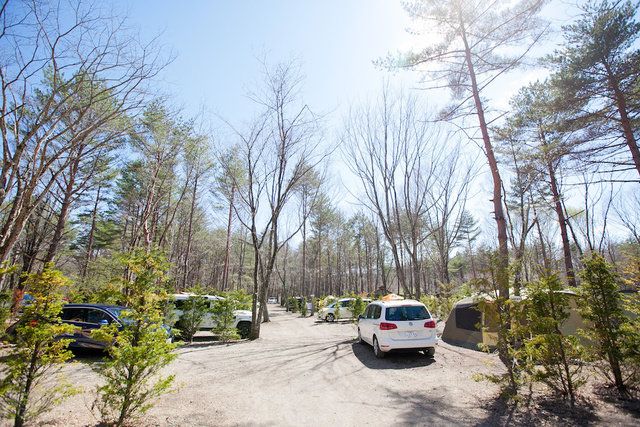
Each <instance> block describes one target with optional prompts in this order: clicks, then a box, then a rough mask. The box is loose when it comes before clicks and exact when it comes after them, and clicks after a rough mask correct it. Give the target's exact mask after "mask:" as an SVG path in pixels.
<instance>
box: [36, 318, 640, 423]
mask: <svg viewBox="0 0 640 427" xmlns="http://www.w3.org/2000/svg"><path fill="white" fill-rule="evenodd" d="M270 309H271V319H272V321H271V322H270V323H268V324H264V325H263V326H262V334H261V335H262V337H261V338H260V339H259V340H256V341H252V342H248V341H244V342H239V343H235V344H229V345H221V344H216V343H212V342H211V341H209V340H207V339H206V337H204V336H201V337H200V338H199V340H198V341H197V342H195V343H194V344H192V345H189V346H186V347H183V348H181V349H180V350H178V352H179V357H178V359H177V360H176V361H175V362H174V363H173V364H172V365H171V366H170V368H169V369H167V371H168V372H170V373H173V374H175V375H176V388H177V390H175V391H174V392H173V393H170V394H168V395H166V396H163V397H162V398H160V399H159V400H158V401H157V402H156V405H155V406H154V408H153V409H152V410H151V411H150V412H149V413H148V414H147V415H146V416H145V417H144V419H143V420H141V422H140V423H137V425H140V426H142V425H169V426H187V425H188V426H210V425H215V426H226V425H234V426H290V425H291V426H292V425H302V426H361V425H372V426H377V425H393V424H395V425H398V424H400V425H430V424H435V425H452V424H455V425H495V424H510V423H512V422H518V423H524V424H528V423H530V422H532V423H533V422H535V424H538V425H540V424H543V425H544V424H549V425H552V424H554V421H558V420H557V419H555V420H554V419H553V415H548V416H545V417H544V418H543V419H542V420H541V419H539V418H537V417H535V416H534V417H533V418H531V417H529V418H522V416H521V415H518V413H514V412H513V410H509V408H507V407H505V406H504V405H501V404H500V403H499V401H498V400H497V399H496V394H497V387H496V386H495V385H492V384H489V383H486V382H476V381H474V380H473V379H472V376H473V374H474V373H490V372H497V371H498V370H499V369H500V365H499V362H498V359H497V358H496V357H495V356H494V355H488V354H484V353H481V352H477V351H473V350H466V349H462V348H459V347H453V346H450V345H448V344H446V343H443V342H440V343H439V345H438V347H437V349H436V355H435V358H434V359H429V358H427V357H426V356H424V355H421V354H411V353H409V354H392V355H389V356H388V357H387V358H386V359H376V358H375V357H374V355H373V351H372V349H371V347H370V346H368V345H362V344H357V343H356V341H355V337H356V335H357V334H356V329H355V326H354V325H353V324H350V323H331V324H328V323H321V322H318V321H316V319H314V318H305V319H303V318H300V317H296V315H292V314H289V313H285V312H284V311H283V310H282V309H280V307H275V306H270ZM78 360H79V363H75V364H70V365H69V366H67V367H66V369H65V370H66V371H67V376H68V377H69V378H70V379H71V380H72V381H73V382H74V383H75V384H77V385H81V386H82V387H84V389H85V392H84V393H83V394H80V395H77V396H74V397H73V398H71V399H69V400H67V401H65V403H64V404H63V405H61V406H60V407H58V408H56V409H55V410H54V411H53V412H51V413H49V414H47V415H46V416H44V417H43V418H42V420H41V423H42V425H64V426H76V425H96V424H97V422H98V420H97V419H96V418H95V416H94V415H92V412H91V409H90V408H91V404H92V402H93V393H92V390H93V388H94V387H95V384H96V381H97V377H96V375H95V374H94V373H93V372H92V371H91V369H90V366H89V365H90V364H92V363H100V358H99V357H97V356H86V355H85V356H83V357H79V358H78ZM607 408H609V407H607ZM607 408H605V412H606V414H607V415H605V416H607V417H609V415H610V416H611V417H613V418H612V420H611V421H614V422H613V424H619V425H625V424H627V423H629V425H633V421H634V419H633V418H632V417H630V416H628V415H619V416H617V418H616V416H614V414H615V411H612V410H610V408H609V409H607ZM536 411H538V409H536ZM548 411H549V410H548ZM550 411H551V413H553V412H554V410H553V409H551V410H550ZM549 420H551V422H547V421H549ZM582 421H584V419H582ZM598 421H602V418H597V417H596V418H592V419H590V420H589V422H590V423H591V422H596V423H598ZM635 421H637V419H636V420H635ZM569 424H576V423H569ZM577 424H582V423H581V422H580V420H578V422H577Z"/></svg>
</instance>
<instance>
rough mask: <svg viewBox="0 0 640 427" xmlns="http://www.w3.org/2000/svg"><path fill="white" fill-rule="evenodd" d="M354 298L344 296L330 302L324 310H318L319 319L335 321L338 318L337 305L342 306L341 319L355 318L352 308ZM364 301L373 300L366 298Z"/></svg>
mask: <svg viewBox="0 0 640 427" xmlns="http://www.w3.org/2000/svg"><path fill="white" fill-rule="evenodd" d="M354 300H355V298H342V299H339V300H338V301H336V302H334V303H332V304H329V305H328V306H326V307H324V308H323V309H322V310H319V311H318V319H320V320H324V321H325V322H333V321H335V320H336V318H338V316H336V306H339V307H340V310H339V312H340V313H339V317H340V319H353V318H354V317H355V316H354V315H353V311H352V310H351V302H352V301H354ZM363 301H364V302H365V304H367V303H369V302H371V300H370V299H368V298H364V299H363Z"/></svg>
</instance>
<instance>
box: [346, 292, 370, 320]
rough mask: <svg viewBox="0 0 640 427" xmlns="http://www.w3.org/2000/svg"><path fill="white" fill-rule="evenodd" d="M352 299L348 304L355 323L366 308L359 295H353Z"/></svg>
mask: <svg viewBox="0 0 640 427" xmlns="http://www.w3.org/2000/svg"><path fill="white" fill-rule="evenodd" d="M353 298H354V299H352V300H351V302H350V303H349V308H350V309H351V312H352V313H353V319H354V322H357V321H358V317H360V316H361V315H362V314H363V313H364V310H365V309H366V308H367V304H366V303H365V302H364V300H363V299H362V297H361V296H360V295H354V296H353Z"/></svg>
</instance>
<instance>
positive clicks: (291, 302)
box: [287, 297, 298, 313]
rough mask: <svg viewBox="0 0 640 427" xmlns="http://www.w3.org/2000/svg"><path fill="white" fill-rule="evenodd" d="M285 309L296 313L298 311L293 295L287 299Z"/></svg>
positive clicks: (296, 301)
mask: <svg viewBox="0 0 640 427" xmlns="http://www.w3.org/2000/svg"><path fill="white" fill-rule="evenodd" d="M287 309H288V310H289V311H290V312H292V313H296V312H297V311H298V300H297V299H295V298H294V297H289V299H287Z"/></svg>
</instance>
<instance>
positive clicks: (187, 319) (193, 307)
mask: <svg viewBox="0 0 640 427" xmlns="http://www.w3.org/2000/svg"><path fill="white" fill-rule="evenodd" d="M181 310H182V315H181V316H180V318H179V319H178V321H177V323H176V327H177V328H178V329H179V330H180V337H181V338H182V339H183V340H185V341H189V342H190V343H191V342H193V336H194V335H195V334H196V332H198V330H199V329H200V325H202V322H203V321H204V319H205V317H206V316H207V314H208V313H209V300H208V299H207V298H206V297H204V296H202V295H193V296H190V297H189V298H187V299H186V300H184V301H182V305H181Z"/></svg>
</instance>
